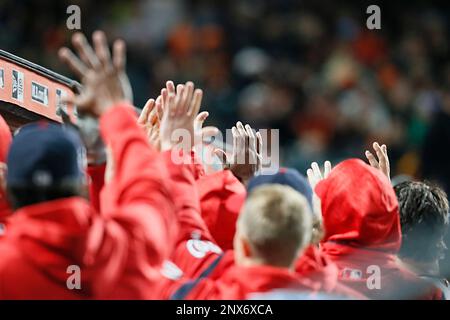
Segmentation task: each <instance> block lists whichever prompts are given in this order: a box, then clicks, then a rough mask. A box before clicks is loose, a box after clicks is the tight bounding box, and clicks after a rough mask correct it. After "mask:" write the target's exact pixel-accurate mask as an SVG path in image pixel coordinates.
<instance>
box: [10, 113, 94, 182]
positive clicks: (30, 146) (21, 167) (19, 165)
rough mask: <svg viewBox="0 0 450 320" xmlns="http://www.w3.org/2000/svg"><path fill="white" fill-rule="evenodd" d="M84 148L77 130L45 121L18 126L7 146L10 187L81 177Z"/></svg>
mask: <svg viewBox="0 0 450 320" xmlns="http://www.w3.org/2000/svg"><path fill="white" fill-rule="evenodd" d="M85 159H86V151H85V149H84V146H83V144H82V142H81V139H80V137H79V135H78V133H77V132H76V131H75V130H74V129H71V128H68V127H62V126H61V125H58V124H54V123H49V122H45V121H39V122H34V123H31V124H27V125H25V126H23V127H21V128H20V129H19V131H18V133H17V134H16V135H15V136H14V138H13V141H12V144H11V148H10V149H9V153H8V158H7V163H8V171H7V177H6V181H7V184H8V186H12V187H29V186H31V187H33V186H38V187H50V186H59V185H62V184H65V183H73V182H81V181H82V179H84V167H85V163H86V160H85Z"/></svg>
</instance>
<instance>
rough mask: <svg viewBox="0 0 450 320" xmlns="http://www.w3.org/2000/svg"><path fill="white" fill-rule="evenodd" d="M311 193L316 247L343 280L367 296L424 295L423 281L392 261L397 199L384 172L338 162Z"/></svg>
mask: <svg viewBox="0 0 450 320" xmlns="http://www.w3.org/2000/svg"><path fill="white" fill-rule="evenodd" d="M315 192H316V193H317V195H318V196H319V198H320V199H321V206H322V215H323V224H324V229H325V237H324V239H323V243H322V244H321V249H322V252H324V253H325V254H326V255H327V256H328V257H329V258H330V259H331V260H332V261H334V262H335V263H336V264H337V266H338V267H339V277H340V279H341V281H342V282H343V283H344V284H345V285H347V286H349V287H351V288H353V289H355V290H357V291H359V292H361V293H363V294H364V295H366V296H367V297H369V298H372V299H388V298H395V299H406V298H417V297H421V296H427V297H428V296H429V295H428V292H429V288H424V282H423V281H420V280H419V279H418V278H417V277H416V276H415V275H413V274H412V273H410V272H409V271H407V270H405V269H403V268H401V267H400V266H399V265H398V264H397V256H396V254H397V252H398V250H399V248H400V244H401V229H400V221H399V212H398V202H397V198H396V195H395V192H394V190H393V188H392V186H391V184H390V182H389V180H388V179H387V178H386V176H384V175H383V174H382V173H381V172H380V171H379V170H376V169H374V168H372V167H370V166H369V165H367V164H365V163H364V162H363V161H361V160H357V159H350V160H346V161H344V162H342V163H340V164H339V165H337V166H336V167H335V168H334V169H333V170H332V171H331V173H330V175H329V176H328V178H327V179H325V180H323V181H321V182H320V183H319V184H318V185H317V186H316V189H315ZM378 271H380V273H379V274H380V277H379V278H380V283H379V284H380V286H379V288H378V285H377V282H376V275H377V274H378ZM431 297H434V294H432V295H431Z"/></svg>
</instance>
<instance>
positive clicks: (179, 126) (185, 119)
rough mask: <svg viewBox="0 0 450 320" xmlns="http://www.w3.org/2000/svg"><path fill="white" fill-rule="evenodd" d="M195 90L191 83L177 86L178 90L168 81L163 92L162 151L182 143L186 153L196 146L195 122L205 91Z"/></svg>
mask: <svg viewBox="0 0 450 320" xmlns="http://www.w3.org/2000/svg"><path fill="white" fill-rule="evenodd" d="M194 89H195V88H194V84H193V83H192V82H190V81H188V82H186V84H184V85H182V84H179V85H177V87H176V89H175V86H174V84H173V82H172V81H168V82H167V84H166V88H164V89H162V90H161V99H162V108H163V110H164V112H163V116H162V119H161V125H160V131H159V136H160V139H161V150H162V151H166V150H170V149H172V148H173V147H175V146H179V145H180V142H182V145H181V146H182V147H183V149H184V150H185V151H190V150H191V149H192V147H193V146H194V140H195V132H194V122H195V119H196V117H197V114H198V112H199V110H200V105H201V103H202V98H203V91H202V90H201V89H195V90H194ZM180 139H182V141H181V140H180Z"/></svg>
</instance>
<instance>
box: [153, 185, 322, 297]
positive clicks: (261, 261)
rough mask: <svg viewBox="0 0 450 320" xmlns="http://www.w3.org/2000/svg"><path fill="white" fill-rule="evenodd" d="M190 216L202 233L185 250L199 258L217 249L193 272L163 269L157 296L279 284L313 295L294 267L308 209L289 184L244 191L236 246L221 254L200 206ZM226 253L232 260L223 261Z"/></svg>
mask: <svg viewBox="0 0 450 320" xmlns="http://www.w3.org/2000/svg"><path fill="white" fill-rule="evenodd" d="M194 219H195V220H194ZM191 221H192V222H193V221H196V222H198V224H197V228H198V231H199V232H200V233H199V234H198V238H197V239H191V241H189V242H188V244H187V247H188V250H190V251H191V253H192V254H193V255H195V256H196V257H197V258H198V259H202V260H203V261H206V260H205V259H204V258H205V256H206V255H207V254H208V253H210V252H215V253H216V254H217V253H219V254H218V255H217V256H216V259H214V261H213V263H212V264H209V265H208V267H207V268H206V269H204V270H203V272H201V273H200V274H199V275H198V276H197V277H195V278H190V277H188V276H186V275H185V274H178V275H177V277H175V276H174V273H173V272H172V273H171V274H169V275H167V273H168V270H165V272H163V273H162V275H163V277H164V279H165V280H164V281H162V282H161V285H160V288H159V289H158V290H157V298H164V299H167V298H169V299H174V300H175V299H188V300H191V299H201V300H204V299H213V300H242V299H249V298H251V297H252V294H255V293H263V292H270V291H272V290H278V289H289V290H295V291H296V292H303V293H305V294H306V295H308V296H310V297H311V296H313V295H314V293H315V288H314V286H312V285H311V283H310V282H309V281H307V280H306V279H303V278H301V277H298V276H297V275H296V273H295V272H294V264H295V259H296V258H297V256H298V255H299V254H301V253H302V252H303V250H304V249H305V248H306V247H307V246H308V244H309V241H310V237H311V230H312V215H311V212H310V208H309V205H308V202H307V200H306V199H305V197H304V196H302V195H301V194H299V193H298V192H296V191H295V190H294V189H292V188H291V187H288V186H283V185H278V184H277V185H275V184H274V185H264V186H260V187H258V188H256V189H255V190H254V191H253V192H252V193H251V194H250V195H249V196H248V197H247V199H246V201H245V204H244V206H243V208H242V210H241V214H240V215H239V218H238V221H237V225H236V234H235V237H234V250H231V251H228V252H227V253H225V256H223V255H221V254H220V251H218V252H217V251H216V250H220V249H219V248H218V247H217V246H216V245H215V244H214V240H213V239H212V238H211V237H208V230H207V229H206V227H205V225H204V223H203V224H202V222H203V221H202V219H201V216H200V213H199V212H197V213H196V214H195V213H193V212H191ZM202 229H203V230H202ZM227 254H228V255H230V254H231V255H232V256H233V259H234V263H232V264H230V263H229V261H226V259H227V258H226V255H227ZM222 259H225V260H222ZM223 261H224V262H223ZM223 263H225V264H226V265H227V267H224V266H223ZM216 267H217V269H216ZM219 271H220V272H219Z"/></svg>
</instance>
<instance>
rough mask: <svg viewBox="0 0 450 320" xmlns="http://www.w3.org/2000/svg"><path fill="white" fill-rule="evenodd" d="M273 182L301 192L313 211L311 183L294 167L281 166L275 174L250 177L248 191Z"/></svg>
mask: <svg viewBox="0 0 450 320" xmlns="http://www.w3.org/2000/svg"><path fill="white" fill-rule="evenodd" d="M273 183H277V184H282V185H285V186H289V187H291V188H292V189H294V190H295V191H297V192H299V193H301V194H302V195H303V196H304V197H305V198H306V200H308V203H309V206H310V209H311V212H313V208H314V207H313V203H312V199H313V190H312V189H311V186H310V185H309V182H308V179H306V177H305V176H304V175H302V174H301V173H300V172H298V171H297V170H296V169H293V168H280V170H279V171H278V172H277V173H275V174H270V175H259V176H255V177H253V178H252V179H250V181H249V183H248V185H247V191H248V193H250V192H251V191H252V190H253V189H255V188H256V187H259V186H261V185H263V184H273Z"/></svg>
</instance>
